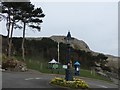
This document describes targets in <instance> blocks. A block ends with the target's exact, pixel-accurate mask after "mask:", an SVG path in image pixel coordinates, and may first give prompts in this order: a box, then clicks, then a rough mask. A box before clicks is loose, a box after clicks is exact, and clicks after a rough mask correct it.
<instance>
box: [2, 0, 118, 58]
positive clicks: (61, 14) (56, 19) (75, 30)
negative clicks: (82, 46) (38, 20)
mask: <svg viewBox="0 0 120 90" xmlns="http://www.w3.org/2000/svg"><path fill="white" fill-rule="evenodd" d="M31 2H32V3H33V4H34V5H35V6H36V7H41V8H42V9H43V12H44V13H45V15H46V16H45V18H44V19H43V23H42V24H41V26H42V30H41V32H37V31H36V32H33V31H32V30H29V29H28V30H27V32H26V36H27V37H43V36H52V35H66V34H67V32H68V31H70V32H71V35H72V36H73V37H75V38H77V39H79V40H83V41H85V42H86V43H87V44H88V46H89V47H90V49H91V50H93V51H96V52H101V53H104V54H111V55H115V56H118V3H117V2H72V3H71V2H44V3H43V2H34V0H31ZM3 24H4V23H3ZM3 24H2V26H4V25H3ZM3 28H4V27H3ZM1 33H2V34H4V35H6V32H3V31H2V32H1ZM14 36H22V32H21V31H20V30H16V31H15V32H14Z"/></svg>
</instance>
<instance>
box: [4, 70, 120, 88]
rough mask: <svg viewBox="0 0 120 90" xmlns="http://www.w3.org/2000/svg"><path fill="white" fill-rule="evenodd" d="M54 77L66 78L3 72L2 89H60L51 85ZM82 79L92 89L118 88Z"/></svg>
mask: <svg viewBox="0 0 120 90" xmlns="http://www.w3.org/2000/svg"><path fill="white" fill-rule="evenodd" d="M54 77H64V75H56V74H43V73H40V72H37V71H34V70H30V71H28V72H3V73H2V88H60V87H58V86H52V85H50V84H49V82H50V80H51V79H52V78H54ZM81 79H83V80H84V81H86V82H87V83H88V84H89V86H90V88H118V85H115V84H113V83H108V82H105V81H101V80H95V79H89V78H83V77H81ZM62 89H63V88H62Z"/></svg>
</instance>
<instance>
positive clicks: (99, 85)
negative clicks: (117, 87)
mask: <svg viewBox="0 0 120 90" xmlns="http://www.w3.org/2000/svg"><path fill="white" fill-rule="evenodd" d="M97 86H99V87H103V88H108V87H106V86H103V85H97Z"/></svg>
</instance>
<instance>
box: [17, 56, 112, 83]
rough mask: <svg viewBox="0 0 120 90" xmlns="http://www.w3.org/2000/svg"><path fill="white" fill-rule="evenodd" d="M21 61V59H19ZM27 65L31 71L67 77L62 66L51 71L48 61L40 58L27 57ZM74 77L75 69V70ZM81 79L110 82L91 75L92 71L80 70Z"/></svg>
mask: <svg viewBox="0 0 120 90" xmlns="http://www.w3.org/2000/svg"><path fill="white" fill-rule="evenodd" d="M17 58H18V59H19V60H21V59H20V57H17ZM25 63H26V64H27V67H28V68H29V69H34V70H37V71H40V72H42V73H48V74H62V75H65V69H63V68H62V65H59V68H58V69H50V68H49V67H50V64H48V62H47V61H46V60H44V59H43V58H40V57H37V56H36V57H32V58H31V57H27V58H26V61H25ZM73 75H74V68H73ZM80 77H88V78H93V79H99V80H104V81H108V82H110V80H108V79H107V78H105V77H103V76H100V75H98V74H96V73H93V74H91V71H90V70H85V69H80Z"/></svg>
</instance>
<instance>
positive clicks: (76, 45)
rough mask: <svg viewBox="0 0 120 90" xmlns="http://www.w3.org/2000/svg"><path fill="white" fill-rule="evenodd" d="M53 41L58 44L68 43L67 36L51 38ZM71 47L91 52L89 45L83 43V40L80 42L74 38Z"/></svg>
mask: <svg viewBox="0 0 120 90" xmlns="http://www.w3.org/2000/svg"><path fill="white" fill-rule="evenodd" d="M50 38H51V39H52V40H54V41H56V42H62V43H66V41H65V39H64V38H65V36H51V37H50ZM71 46H72V47H73V48H75V49H81V50H85V51H90V49H89V47H88V45H87V44H86V43H85V42H84V41H82V40H78V39H76V38H74V39H73V40H72V41H71Z"/></svg>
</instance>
